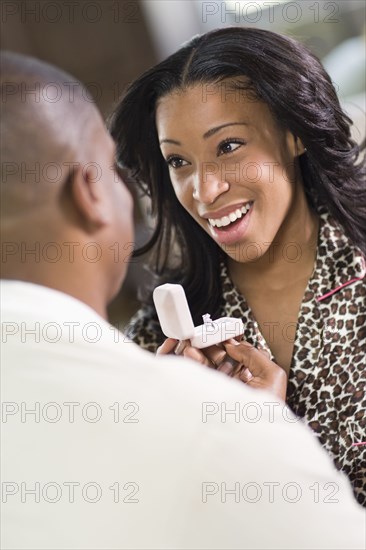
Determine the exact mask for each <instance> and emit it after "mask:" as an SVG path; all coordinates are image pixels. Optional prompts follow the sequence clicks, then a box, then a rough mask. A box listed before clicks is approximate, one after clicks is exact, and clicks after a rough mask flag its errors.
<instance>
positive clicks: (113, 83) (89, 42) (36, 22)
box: [0, 0, 366, 330]
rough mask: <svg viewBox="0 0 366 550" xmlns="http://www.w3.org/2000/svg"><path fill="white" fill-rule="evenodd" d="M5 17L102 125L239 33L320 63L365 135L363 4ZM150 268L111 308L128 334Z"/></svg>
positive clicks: (20, 41) (27, 6) (179, 6)
mask: <svg viewBox="0 0 366 550" xmlns="http://www.w3.org/2000/svg"><path fill="white" fill-rule="evenodd" d="M0 10H1V42H0V45H1V48H2V49H7V50H12V51H15V52H19V53H23V54H28V55H32V56H35V57H38V58H40V59H42V60H44V61H47V62H49V63H53V64H55V65H57V66H59V67H60V68H62V69H64V70H65V71H67V72H69V73H71V74H72V75H74V76H75V77H76V78H77V79H79V80H81V81H82V82H83V83H84V84H85V86H86V87H87V89H88V93H90V97H93V98H94V100H95V102H96V103H97V105H98V107H99V109H100V110H101V112H102V114H103V116H104V117H107V116H108V115H109V114H110V113H111V111H112V110H113V107H114V105H115V104H116V102H117V100H118V98H119V96H120V95H121V94H122V93H123V90H124V89H125V87H126V86H127V85H128V84H129V83H130V82H132V81H133V80H134V79H135V78H136V77H138V76H139V75H140V74H141V73H142V72H143V71H144V70H146V69H147V68H149V67H151V66H152V65H153V64H155V63H157V62H159V61H161V60H162V59H164V58H165V57H166V56H168V55H170V54H171V53H173V52H174V51H175V50H176V49H177V48H179V47H180V46H181V45H182V43H184V42H185V41H187V40H189V39H190V38H191V37H192V36H194V35H197V34H202V33H205V32H207V31H209V30H212V29H215V28H220V27H225V26H233V25H237V26H244V27H258V28H262V29H268V30H271V31H274V32H279V33H283V34H286V35H290V36H292V37H294V38H296V39H297V40H299V41H301V42H303V43H305V44H306V45H307V46H308V47H310V49H311V50H312V51H313V52H314V53H315V54H316V55H318V57H319V58H320V59H321V60H322V62H323V64H324V66H325V68H326V69H327V71H328V72H329V74H330V76H331V78H332V80H333V82H334V83H335V86H336V89H337V91H338V95H339V97H340V100H341V102H342V104H343V106H344V109H345V110H346V112H347V113H348V114H349V115H350V117H351V118H352V120H353V121H354V127H353V134H354V137H355V139H356V140H357V141H359V142H361V141H362V139H363V138H364V137H365V133H366V118H365V111H366V94H365V66H366V39H365V32H366V30H365V29H366V20H365V17H366V2H365V0H341V1H334V2H328V1H322V0H321V1H313V0H297V2H287V1H284V0H273V1H271V0H265V1H259V0H257V1H255V2H251V1H246V0H245V1H239V0H226V1H202V0H2V1H1V3H0ZM145 210H146V208H145V205H139V204H137V205H136V208H135V222H136V239H137V241H138V242H139V243H141V242H142V241H143V239H144V238H146V232H147V229H146V223H145V222H146V213H145ZM121 216H123V212H121ZM142 264H143V262H142V260H141V259H135V260H133V261H132V263H131V264H130V268H129V273H128V277H127V281H126V284H125V286H124V289H123V291H121V292H120V294H119V296H118V297H117V298H116V299H115V301H114V302H113V304H111V306H110V310H109V313H110V319H111V322H112V323H114V324H115V325H118V326H119V328H121V329H122V330H123V328H124V326H125V325H126V324H127V322H128V320H129V318H130V317H131V315H132V314H133V313H134V312H135V311H136V310H137V308H138V300H137V289H138V287H139V285H141V284H143V281H144V277H147V276H148V275H147V274H146V272H144V270H143V265H142ZM96 292H97V289H96Z"/></svg>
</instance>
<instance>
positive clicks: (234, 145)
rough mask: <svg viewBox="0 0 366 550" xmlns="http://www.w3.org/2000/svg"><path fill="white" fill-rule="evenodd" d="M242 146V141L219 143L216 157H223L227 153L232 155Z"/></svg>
mask: <svg viewBox="0 0 366 550" xmlns="http://www.w3.org/2000/svg"><path fill="white" fill-rule="evenodd" d="M242 145H243V142H242V141H225V142H224V143H221V144H220V145H219V147H218V155H225V154H227V153H232V152H233V151H235V150H236V149H239V147H241V146H242Z"/></svg>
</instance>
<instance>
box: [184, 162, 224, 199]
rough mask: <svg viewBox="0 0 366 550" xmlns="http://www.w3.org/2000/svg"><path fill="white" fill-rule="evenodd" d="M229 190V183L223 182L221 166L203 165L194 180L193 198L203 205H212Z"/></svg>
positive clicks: (213, 164)
mask: <svg viewBox="0 0 366 550" xmlns="http://www.w3.org/2000/svg"><path fill="white" fill-rule="evenodd" d="M228 189H229V183H228V182H227V181H223V179H222V177H221V171H220V166H219V165H218V164H215V163H212V162H210V163H203V164H202V166H201V169H200V172H199V173H197V174H196V176H195V179H194V185H193V198H194V200H196V201H198V202H201V203H202V204H212V203H213V202H215V200H216V199H217V198H218V197H219V196H220V195H221V194H222V193H225V192H226V191H228Z"/></svg>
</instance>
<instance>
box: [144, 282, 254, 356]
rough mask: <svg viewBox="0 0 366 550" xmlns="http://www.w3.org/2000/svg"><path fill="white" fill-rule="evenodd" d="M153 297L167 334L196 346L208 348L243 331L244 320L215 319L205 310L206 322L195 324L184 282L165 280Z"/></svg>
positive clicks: (204, 318)
mask: <svg viewBox="0 0 366 550" xmlns="http://www.w3.org/2000/svg"><path fill="white" fill-rule="evenodd" d="M153 300H154V304H155V307H156V312H157V314H158V319H159V322H160V326H161V329H162V331H163V333H164V334H165V336H167V337H168V338H174V339H176V340H190V341H191V345H192V346H193V347H195V348H207V347H208V346H213V345H215V344H219V343H221V342H224V341H225V340H229V339H230V338H235V337H236V336H241V335H242V334H244V324H243V321H242V320H241V319H236V318H235V317H220V319H216V320H215V321H212V320H211V317H210V315H209V314H205V315H203V316H202V317H203V321H204V322H203V324H202V325H199V326H198V327H195V326H194V324H193V320H192V315H191V312H190V310H189V306H188V302H187V298H186V295H185V292H184V289H183V287H182V285H176V284H171V283H166V284H164V285H160V286H158V287H156V288H155V290H154V292H153Z"/></svg>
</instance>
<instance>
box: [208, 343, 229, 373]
mask: <svg viewBox="0 0 366 550" xmlns="http://www.w3.org/2000/svg"><path fill="white" fill-rule="evenodd" d="M202 353H204V355H205V356H206V357H207V358H208V359H209V360H210V361H211V362H212V363H213V364H214V365H215V368H217V366H218V365H220V364H221V363H222V361H223V359H224V358H225V357H226V355H227V353H226V350H225V348H223V347H221V346H210V347H209V348H204V349H203V350H202Z"/></svg>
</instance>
